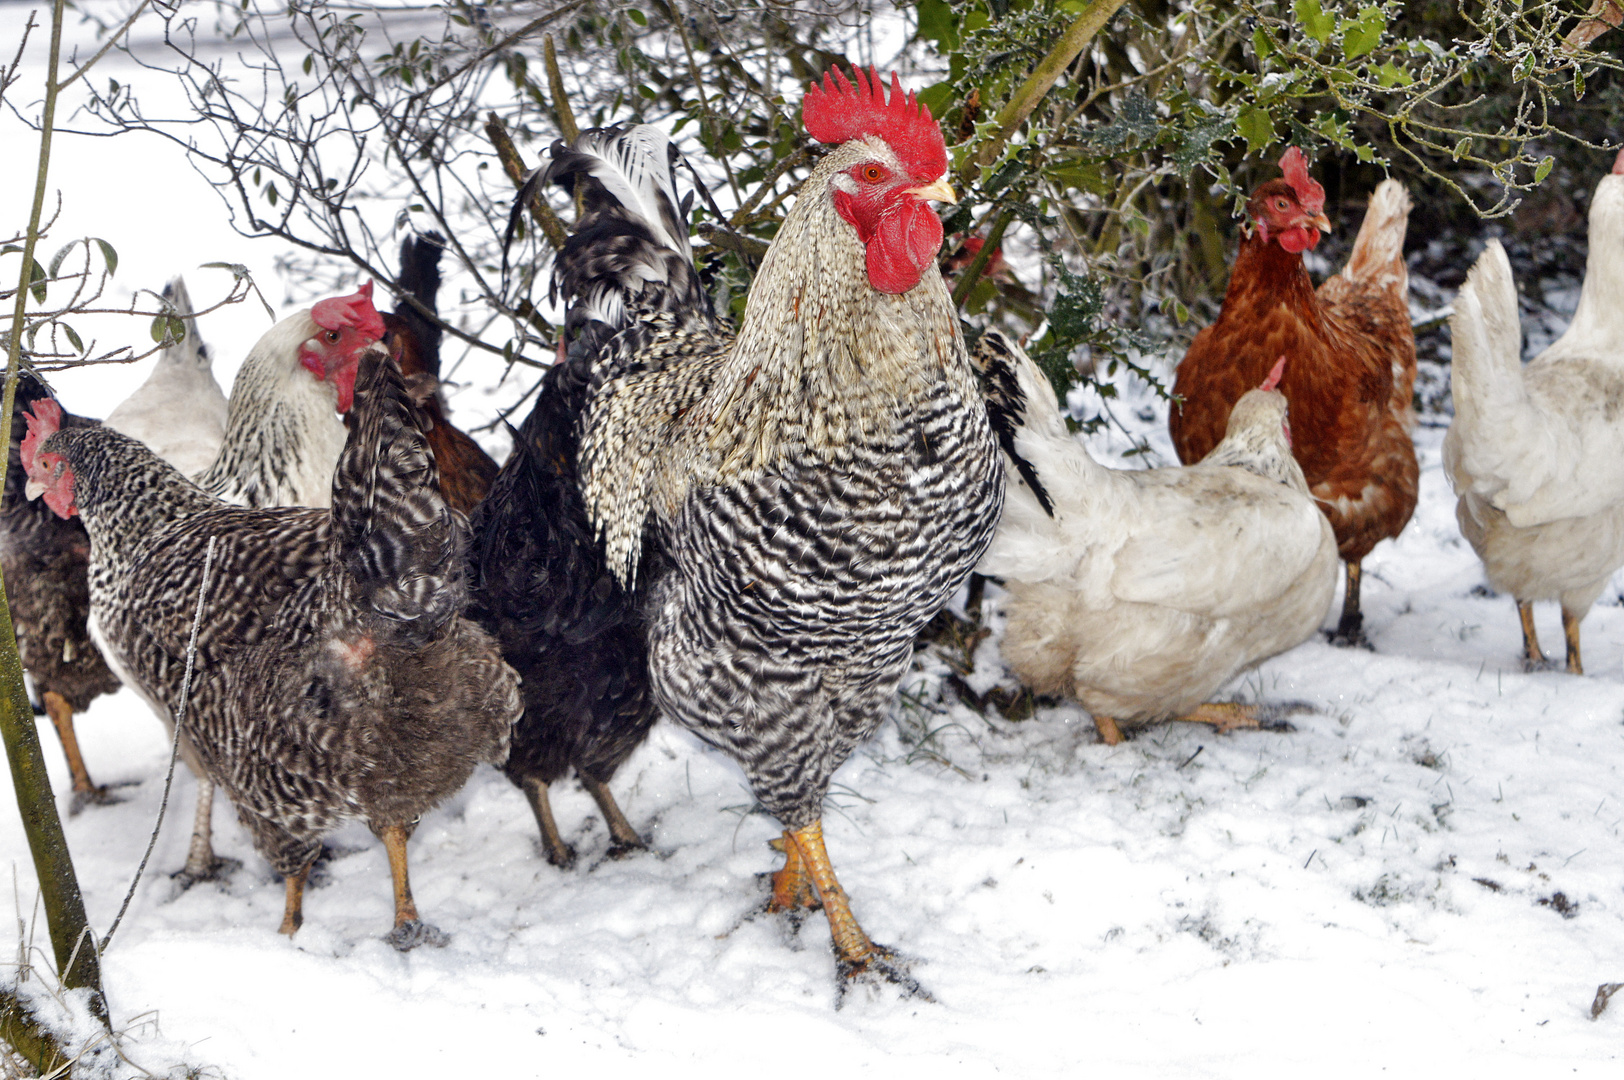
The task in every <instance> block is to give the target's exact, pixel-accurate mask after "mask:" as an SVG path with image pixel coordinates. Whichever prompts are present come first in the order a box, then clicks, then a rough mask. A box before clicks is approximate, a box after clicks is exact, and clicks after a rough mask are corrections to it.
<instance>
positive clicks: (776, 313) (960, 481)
mask: <svg viewBox="0 0 1624 1080" xmlns="http://www.w3.org/2000/svg"><path fill="white" fill-rule="evenodd" d="M889 154H890V151H889V149H888V148H886V147H885V145H884V144H883V143H881V142H879V141H878V140H877V139H858V140H853V141H852V142H849V143H847V144H845V145H843V146H841V147H839V148H837V149H836V150H834V151H833V152H832V153H830V154H829V155H828V156H826V157H825V158H824V159H823V160H822V161H821V162H820V164H819V165H818V167H817V168H816V169H815V170H814V171H813V173H812V175H811V177H810V178H809V179H808V180H807V182H806V183H805V184H804V185H803V186H802V188H801V191H800V193H799V195H798V197H797V202H796V205H795V208H794V209H793V210H792V211H791V212H790V214H789V216H788V218H787V219H786V220H785V222H784V224H783V226H782V227H781V229H780V231H779V233H778V236H777V238H776V239H775V240H774V242H773V245H772V247H771V248H770V249H769V251H768V253H767V255H766V258H765V260H764V261H763V264H762V267H761V271H760V274H759V276H758V277H757V279H756V282H755V285H754V287H753V289H752V291H751V295H750V302H749V307H748V310H747V314H746V316H745V321H744V324H743V326H742V327H741V329H740V331H739V333H738V335H737V336H736V337H732V338H730V337H729V336H728V335H727V334H726V332H725V330H724V328H723V327H721V326H720V325H718V324H717V323H716V321H715V320H714V318H712V317H698V316H699V314H700V313H697V312H693V311H689V312H688V313H686V316H685V317H679V316H675V315H672V314H668V313H666V312H664V311H663V310H662V311H661V312H660V313H659V314H658V315H657V316H656V317H655V318H653V319H648V320H645V321H642V322H640V323H639V322H637V321H635V316H636V311H635V308H634V307H633V305H628V307H629V308H632V315H633V317H634V322H633V323H632V324H631V325H629V326H628V328H627V329H626V330H625V331H624V332H623V333H622V334H620V335H619V336H618V337H615V338H613V339H611V340H609V341H607V342H606V343H605V344H604V346H603V347H602V349H601V350H600V351H599V353H598V354H597V355H596V356H594V357H590V358H583V359H584V360H589V362H590V363H591V365H592V368H593V371H594V373H595V377H594V378H593V379H592V380H591V382H593V383H594V384H595V386H596V389H594V391H593V392H592V393H591V394H590V397H589V399H588V401H587V404H586V408H585V410H584V412H583V415H582V417H581V421H580V428H581V433H582V435H581V439H582V442H581V450H580V470H581V480H582V489H583V493H584V496H585V503H586V507H587V511H588V515H589V518H590V520H591V522H592V526H593V529H594V531H595V533H596V535H597V536H598V537H599V538H600V539H601V541H602V542H603V543H604V545H605V550H606V554H607V557H608V561H609V565H610V567H611V568H612V569H613V570H614V572H615V573H616V575H617V577H618V579H619V580H620V582H621V584H622V585H623V586H627V587H632V588H635V589H637V590H638V591H639V592H640V593H643V594H645V595H646V596H647V597H648V599H647V601H646V602H645V603H646V612H647V618H648V623H649V625H648V640H649V649H650V681H651V685H652V689H653V692H654V697H655V700H656V701H657V702H658V704H659V706H660V708H661V710H662V711H663V712H664V713H665V714H666V715H668V716H670V717H672V718H673V719H676V720H678V721H679V722H681V723H683V724H684V725H686V726H688V727H689V728H691V729H692V730H693V731H695V732H696V733H697V734H698V735H699V736H700V737H701V738H703V739H705V740H706V741H708V742H711V743H712V744H714V745H716V746H718V747H720V748H722V749H724V750H725V751H727V752H728V753H729V754H731V755H732V756H733V757H734V758H735V759H737V760H738V761H739V762H740V764H741V765H742V766H743V767H744V769H745V771H746V774H747V775H748V777H749V779H750V782H751V786H752V789H753V790H754V792H755V794H756V796H757V798H758V799H760V801H761V802H762V803H763V805H765V806H766V807H767V809H768V810H770V811H771V812H772V813H773V814H774V815H775V816H777V817H778V818H779V819H780V821H782V822H783V823H784V825H785V826H786V827H787V828H790V829H798V828H800V827H802V826H805V825H807V824H809V823H810V822H812V821H814V820H816V819H817V818H818V817H819V816H820V815H821V806H822V801H823V796H824V794H825V792H826V791H827V788H828V783H829V778H830V776H831V775H832V774H833V772H834V770H835V769H836V768H837V767H838V766H839V765H840V764H841V762H843V761H844V760H845V758H846V757H847V756H848V755H849V754H850V753H851V750H852V748H853V747H854V746H856V745H857V743H858V742H860V741H861V740H862V739H864V738H866V737H867V736H868V735H869V734H871V733H872V732H873V730H874V728H875V727H876V726H877V725H878V724H879V723H880V721H881V720H882V719H883V718H884V717H885V716H886V715H887V713H888V711H889V709H890V707H891V705H892V703H893V701H894V697H895V691H896V685H897V682H898V680H899V678H900V676H901V675H902V672H903V669H904V668H905V666H906V664H907V661H908V658H909V656H910V655H911V650H912V642H913V639H914V636H915V635H916V634H917V632H918V631H919V629H920V628H921V627H922V626H923V625H924V624H925V622H926V621H928V620H929V619H930V617H931V616H932V615H933V614H935V612H936V611H937V610H938V609H939V608H940V607H941V606H942V605H943V604H944V603H945V602H946V601H947V600H948V598H949V597H950V596H951V594H952V592H953V591H954V589H956V588H957V587H958V585H959V584H960V582H961V581H962V580H963V579H964V578H965V576H966V575H968V573H969V572H970V569H971V567H973V566H974V565H975V563H976V561H977V559H979V558H980V556H981V553H982V551H983V549H984V548H985V547H986V544H987V542H988V541H989V540H990V539H991V536H992V532H993V528H994V526H995V524H996V522H997V518H998V513H999V508H1000V506H1001V504H1002V498H1003V469H1002V466H1001V464H1000V461H999V457H998V447H997V444H996V442H995V441H994V439H993V436H992V433H991V430H990V429H989V426H988V422H987V413H986V408H985V406H984V404H983V403H982V400H981V395H980V392H979V390H978V388H977V385H976V381H975V377H974V374H973V372H972V370H971V368H970V364H969V362H968V358H967V356H966V352H965V345H964V339H963V337H962V336H961V334H960V331H959V325H958V320H957V317H956V315H955V314H954V310H953V307H952V303H951V301H950V299H949V297H948V295H947V290H946V288H945V286H944V285H943V283H942V280H941V277H940V275H939V274H938V273H937V272H936V270H935V269H934V267H931V268H929V269H926V270H925V271H924V276H923V278H922V280H921V281H920V282H919V284H918V285H917V286H916V287H914V288H912V289H910V290H909V291H907V292H906V293H903V294H900V295H896V294H889V293H882V292H879V291H877V290H876V289H875V288H874V287H872V286H871V284H870V281H869V278H868V276H867V275H866V273H865V270H864V265H865V264H864V248H863V244H862V242H861V241H860V240H859V239H858V236H857V234H856V232H855V230H854V229H853V228H852V226H851V225H850V224H849V223H848V222H847V221H845V220H842V219H841V217H840V216H839V215H838V213H837V211H836V209H835V206H834V203H833V200H832V198H831V189H832V185H833V183H834V180H835V178H836V176H837V174H839V173H841V172H842V171H843V170H848V169H851V168H853V167H854V166H856V165H859V164H861V163H863V162H865V161H867V160H870V159H876V160H882V161H888V162H889V163H890V165H891V166H892V167H893V168H897V167H898V166H897V164H896V160H895V158H894V157H889V156H888V155H889ZM561 273H564V274H567V273H568V270H567V269H566V270H564V271H562V272H561ZM706 315H707V316H708V313H706ZM573 351H574V350H573V349H572V352H573Z"/></svg>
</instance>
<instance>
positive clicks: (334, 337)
mask: <svg viewBox="0 0 1624 1080" xmlns="http://www.w3.org/2000/svg"><path fill="white" fill-rule="evenodd" d="M342 336H343V335H342V334H340V333H339V332H338V331H337V330H329V331H327V332H326V333H325V334H323V335H322V337H323V338H325V339H326V340H327V344H329V345H337V344H338V339H339V338H340V337H342Z"/></svg>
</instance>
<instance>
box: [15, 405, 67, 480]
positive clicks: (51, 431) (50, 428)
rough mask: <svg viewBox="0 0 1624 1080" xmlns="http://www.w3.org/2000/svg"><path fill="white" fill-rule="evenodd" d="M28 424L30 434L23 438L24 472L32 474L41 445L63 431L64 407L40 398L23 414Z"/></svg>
mask: <svg viewBox="0 0 1624 1080" xmlns="http://www.w3.org/2000/svg"><path fill="white" fill-rule="evenodd" d="M23 419H25V420H26V421H27V422H28V434H27V435H24V436H23V445H22V464H23V472H25V473H27V472H32V471H33V469H34V457H35V455H37V454H38V453H39V444H40V443H42V442H44V441H45V440H46V439H49V438H50V437H51V436H52V435H55V434H56V433H57V432H58V431H60V430H61V429H62V406H61V405H58V404H57V403H56V402H55V401H54V400H52V399H51V398H40V399H39V400H38V401H36V402H34V404H33V405H32V406H30V407H29V409H28V410H27V411H26V412H24V413H23Z"/></svg>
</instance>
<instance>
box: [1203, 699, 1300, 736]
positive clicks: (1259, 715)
mask: <svg viewBox="0 0 1624 1080" xmlns="http://www.w3.org/2000/svg"><path fill="white" fill-rule="evenodd" d="M1313 711H1314V708H1313V706H1312V705H1309V704H1308V703H1307V702H1304V701H1286V702H1279V703H1271V704H1266V705H1241V704H1237V703H1235V702H1230V701H1209V702H1207V703H1206V704H1204V705H1197V706H1196V707H1195V708H1194V709H1193V710H1192V711H1190V712H1188V713H1186V714H1184V715H1183V716H1176V717H1174V719H1175V720H1183V721H1186V722H1189V723H1194V724H1211V725H1212V727H1213V729H1214V730H1215V731H1217V733H1218V734H1220V735H1227V734H1229V733H1230V732H1231V731H1235V730H1237V729H1240V728H1247V729H1250V730H1253V731H1279V732H1290V731H1296V730H1297V728H1296V727H1295V726H1294V725H1293V724H1292V723H1291V721H1289V720H1287V719H1286V717H1288V716H1295V715H1296V714H1298V713H1306V712H1313Z"/></svg>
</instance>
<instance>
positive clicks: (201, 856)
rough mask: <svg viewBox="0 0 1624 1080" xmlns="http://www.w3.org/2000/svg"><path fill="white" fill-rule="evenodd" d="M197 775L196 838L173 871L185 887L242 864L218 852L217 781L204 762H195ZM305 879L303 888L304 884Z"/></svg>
mask: <svg viewBox="0 0 1624 1080" xmlns="http://www.w3.org/2000/svg"><path fill="white" fill-rule="evenodd" d="M188 765H189V766H190V767H191V769H192V772H193V774H194V775H196V777H197V812H196V814H194V815H193V817H192V842H191V844H190V845H189V846H188V847H187V849H186V865H185V866H183V867H181V868H180V869H179V870H177V871H175V873H174V874H173V875H171V876H172V877H173V878H174V879H175V881H176V883H177V884H179V885H180V887H181V888H183V889H189V888H191V887H192V886H193V885H196V884H197V883H198V882H200V881H219V880H220V879H222V878H224V877H226V876H228V875H229V874H230V873H231V872H232V871H233V870H235V869H237V868H238V867H239V866H241V865H242V862H241V861H240V860H238V859H227V858H224V857H223V856H219V855H216V854H215V853H214V785H213V784H212V783H210V782H209V779H208V777H206V776H204V775H203V770H202V766H201V765H191V763H190V762H188ZM302 887H303V886H302V883H301V888H302Z"/></svg>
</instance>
